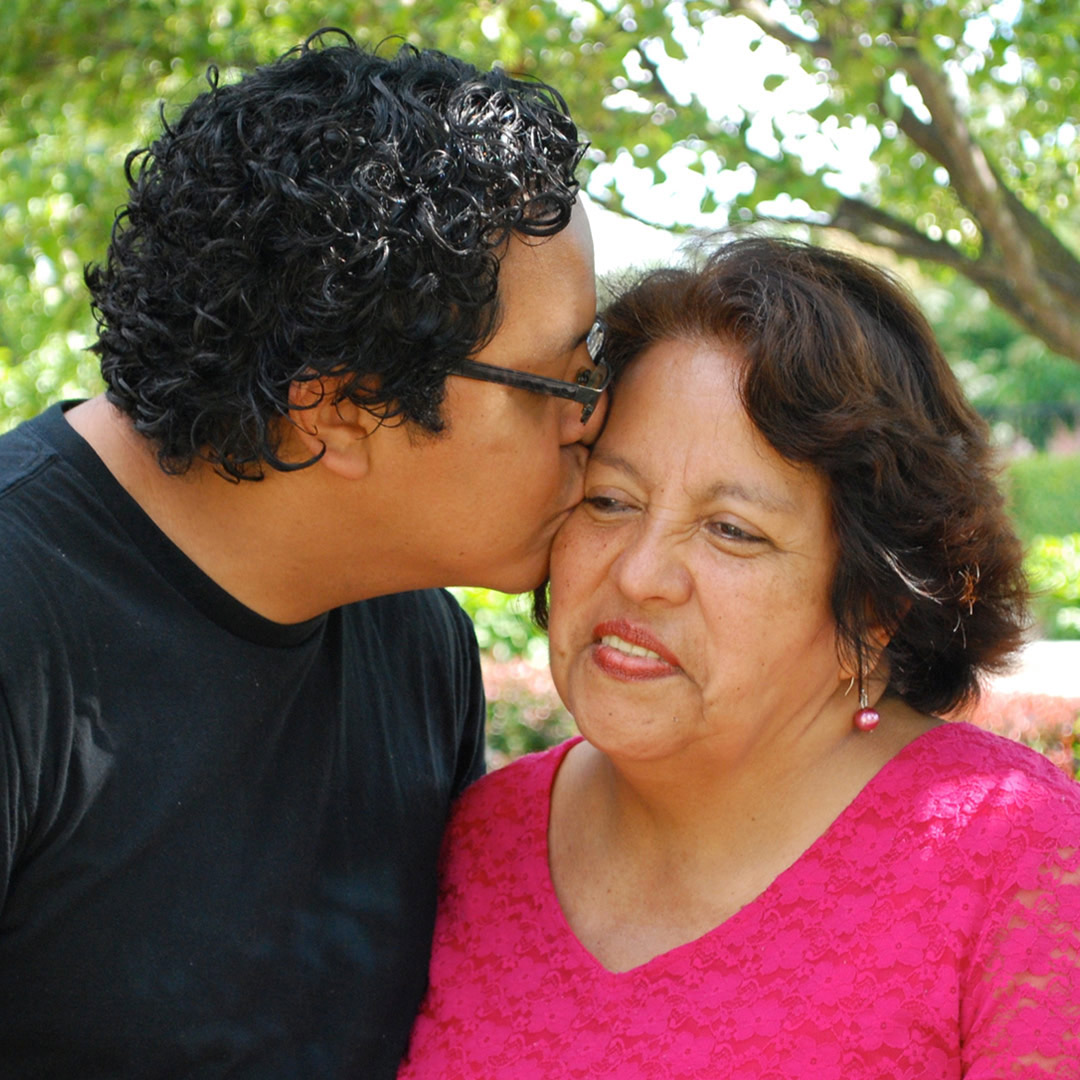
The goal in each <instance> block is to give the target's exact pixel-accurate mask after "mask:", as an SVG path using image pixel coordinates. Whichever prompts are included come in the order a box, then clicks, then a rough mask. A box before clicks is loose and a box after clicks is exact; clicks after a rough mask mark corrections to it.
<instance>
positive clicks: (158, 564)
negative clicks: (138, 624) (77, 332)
mask: <svg viewBox="0 0 1080 1080" xmlns="http://www.w3.org/2000/svg"><path fill="white" fill-rule="evenodd" d="M79 404H81V401H80V400H69V401H62V402H59V403H58V404H56V405H53V406H52V407H51V408H49V409H47V410H46V411H45V412H43V413H42V414H41V415H40V416H39V417H38V418H37V421H36V429H37V432H38V434H39V436H40V437H41V438H42V439H43V440H44V441H45V442H46V443H47V444H48V445H49V446H50V447H51V448H52V449H53V450H55V451H56V452H57V454H58V455H59V457H60V458H61V460H62V461H64V462H65V463H66V464H67V465H69V466H70V467H71V468H72V469H74V470H75V471H76V472H77V473H78V474H79V475H80V476H81V477H82V478H83V479H84V480H85V481H86V482H87V484H88V485H89V488H90V490H91V491H92V492H93V494H94V495H95V496H96V498H97V499H98V501H99V502H100V504H101V506H102V507H103V509H104V510H105V512H107V513H109V514H110V515H111V516H112V517H113V518H114V519H115V520H116V522H117V524H118V525H119V526H120V527H121V528H122V529H123V530H124V531H125V532H126V533H127V535H128V536H129V537H130V538H131V540H132V542H133V543H134V544H135V545H136V546H137V547H138V548H139V550H140V551H141V552H142V554H143V555H144V557H145V558H146V559H147V560H148V561H149V562H150V563H151V564H152V565H153V566H154V568H155V569H156V570H157V572H158V573H159V574H160V575H161V576H162V578H164V579H165V580H166V581H167V582H168V583H169V585H170V586H172V588H174V589H175V590H176V591H177V592H178V593H180V594H181V595H183V596H184V597H185V598H186V599H187V600H188V602H190V603H191V604H192V605H193V606H194V607H196V608H197V609H198V610H199V611H200V612H202V614H203V615H205V616H206V617H207V618H209V619H210V620H211V621H213V622H215V623H216V624H217V625H219V626H221V627H222V628H223V629H225V630H227V631H229V632H230V633H232V634H234V635H235V636H237V637H240V638H243V639H245V640H247V641H250V642H253V643H254V644H256V645H265V646H271V647H277V648H288V647H290V646H295V645H299V644H302V643H303V642H304V641H307V640H308V639H309V638H311V637H312V636H313V635H314V634H315V633H317V632H318V630H319V629H320V628H321V627H322V626H323V625H324V624H325V622H326V618H327V616H326V614H325V613H323V614H321V615H316V616H315V617H314V618H312V619H306V620H304V621H303V622H299V623H278V622H274V621H273V620H272V619H268V618H266V617H265V616H263V615H260V614H259V613H258V612H257V611H254V610H252V609H251V608H249V607H248V606H247V605H246V604H244V603H242V602H241V601H239V600H237V599H236V597H234V596H233V595H232V594H231V593H229V592H228V591H227V590H225V589H224V588H222V587H221V586H220V585H219V584H218V583H217V582H216V581H214V580H213V578H211V577H210V576H209V575H207V574H206V573H205V572H204V571H203V570H201V569H200V568H199V567H198V566H197V565H196V564H195V563H194V562H193V561H192V560H191V559H190V558H188V556H187V555H186V554H185V553H184V552H183V550H181V549H180V548H179V547H177V545H176V544H175V543H173V541H172V540H171V539H169V537H168V536H167V535H166V534H165V533H164V532H162V530H161V529H160V528H158V526H157V524H155V522H154V521H153V519H152V518H151V517H150V516H149V514H147V513H146V511H145V510H143V508H142V507H141V506H140V505H139V504H138V502H137V501H136V500H135V499H134V498H132V496H131V495H130V494H129V493H128V492H127V491H126V490H125V488H124V487H123V485H122V484H121V483H120V482H119V481H118V480H117V479H116V477H115V476H113V474H112V473H111V472H110V471H109V468H108V466H107V465H106V464H105V462H104V461H102V460H101V458H100V457H98V455H97V453H96V452H95V450H94V448H93V447H92V446H91V445H90V444H89V443H88V442H87V441H86V440H85V439H84V438H83V437H82V436H81V435H80V434H79V433H78V432H77V431H76V430H75V429H74V428H73V427H72V426H71V424H69V423H68V421H67V420H66V419H65V417H64V413H65V412H67V410H68V409H70V408H73V407H74V406H76V405H79Z"/></svg>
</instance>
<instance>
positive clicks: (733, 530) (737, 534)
mask: <svg viewBox="0 0 1080 1080" xmlns="http://www.w3.org/2000/svg"><path fill="white" fill-rule="evenodd" d="M712 530H713V532H714V533H716V534H717V535H718V536H721V537H723V539H725V540H742V541H748V542H750V543H761V542H762V537H760V536H756V535H755V534H754V533H749V532H747V531H746V530H745V529H740V528H739V526H738V525H732V524H731V522H730V521H717V522H714V523H713V525H712Z"/></svg>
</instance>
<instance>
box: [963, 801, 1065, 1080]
mask: <svg viewBox="0 0 1080 1080" xmlns="http://www.w3.org/2000/svg"><path fill="white" fill-rule="evenodd" d="M1054 816H1055V815H1054V814H1053V813H1052V812H1047V813H1044V814H1043V815H1042V818H1043V819H1042V820H1040V821H1039V822H1038V823H1037V824H1036V823H1034V822H1033V823H1032V825H1031V832H1030V833H1029V835H1030V836H1031V837H1032V839H1033V841H1034V840H1037V838H1038V837H1039V836H1040V835H1044V836H1045V835H1048V834H1049V835H1052V833H1053V831H1054V830H1053V825H1054V824H1055V823H1054V822H1053V821H1047V820H1045V819H1046V818H1047V817H1049V818H1053V817H1054ZM1043 830H1046V832H1043ZM961 1028H962V1033H963V1039H962V1046H963V1059H964V1074H963V1075H964V1077H965V1078H966V1080H999V1078H1004V1077H1061V1078H1064V1077H1069V1078H1070V1080H1076V1078H1078V1077H1080V837H1077V843H1076V844H1075V845H1069V846H1066V847H1063V846H1057V847H1055V848H1053V849H1052V850H1050V852H1049V853H1047V852H1046V851H1045V849H1043V848H1041V846H1040V845H1038V844H1037V843H1033V846H1032V847H1031V848H1029V849H1028V850H1027V851H1026V852H1025V853H1024V854H1023V855H1021V857H1020V859H1019V861H1018V865H1017V872H1016V874H1015V878H1014V880H1013V881H1011V882H1010V883H1009V887H1008V888H1006V889H1003V890H1002V891H1001V892H1000V894H999V895H998V897H997V901H996V903H995V904H994V906H993V907H992V909H991V911H990V913H989V918H988V919H987V922H986V924H985V927H984V931H983V933H982V935H981V938H980V941H979V942H978V945H977V947H976V950H975V953H974V957H973V963H972V965H971V968H970V971H969V980H968V990H967V994H966V995H965V997H964V1001H963V1007H962V1012H961Z"/></svg>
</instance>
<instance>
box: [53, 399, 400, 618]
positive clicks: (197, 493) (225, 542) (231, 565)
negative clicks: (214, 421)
mask: <svg viewBox="0 0 1080 1080" xmlns="http://www.w3.org/2000/svg"><path fill="white" fill-rule="evenodd" d="M66 417H67V420H68V423H70V424H71V426H72V427H73V428H74V429H75V431H76V432H78V434H80V435H81V436H82V437H83V438H84V439H85V440H86V441H87V442H88V443H89V444H90V446H91V447H92V448H93V450H94V451H95V453H97V455H98V456H99V457H100V458H101V460H102V461H103V462H104V464H105V465H106V467H107V468H108V469H109V471H110V472H111V473H112V474H113V476H114V477H115V478H116V480H117V482H118V483H119V484H120V485H121V486H122V487H123V488H124V489H125V490H126V491H127V492H128V494H129V495H130V496H131V497H132V498H133V499H134V500H135V501H136V502H137V503H138V504H139V506H140V507H141V508H142V509H143V511H144V512H145V513H146V514H147V515H148V516H149V517H150V518H151V520H152V521H153V522H154V523H155V524H156V525H157V526H158V528H159V529H161V531H162V532H163V533H165V535H166V536H168V537H169V539H170V540H172V542H173V543H174V544H176V546H177V547H178V548H179V549H180V550H181V551H183V552H184V554H185V555H187V556H188V558H190V559H191V560H192V562H194V563H195V564H196V565H197V566H198V567H199V568H200V569H201V570H202V571H203V572H204V573H205V574H206V575H207V576H208V577H210V578H211V579H212V580H213V581H215V582H216V583H217V584H218V585H220V586H221V587H222V588H223V589H225V591H226V592H228V593H229V594H231V595H232V596H234V597H235V598H236V599H237V600H239V601H240V602H241V603H243V604H244V605H246V606H247V607H249V608H251V609H252V610H253V611H256V612H258V613H259V614H260V615H263V616H264V617H266V618H268V619H272V620H273V621H275V622H281V623H295V622H302V621H303V620H305V619H308V618H312V617H313V616H315V615H318V614H321V613H322V612H324V611H328V610H330V609H331V608H334V607H338V606H340V605H341V604H344V603H347V602H350V601H354V600H361V599H365V598H366V597H369V596H375V595H380V594H382V593H387V592H395V591H398V590H399V589H404V588H410V587H412V583H411V582H409V581H408V580H405V579H404V578H403V580H402V581H401V582H398V581H397V580H396V575H395V573H394V565H393V560H392V558H389V559H388V558H386V557H384V556H386V554H387V553H386V552H381V551H379V550H377V549H378V546H379V544H380V534H381V532H382V530H380V529H378V528H373V527H371V523H367V524H368V528H367V529H366V530H365V528H364V525H365V523H364V522H361V521H353V522H352V528H351V530H350V534H349V543H348V546H347V548H345V546H344V545H343V544H342V541H341V533H342V529H341V525H340V519H341V516H342V513H341V511H342V508H341V506H340V500H339V499H335V497H334V494H333V493H332V492H328V491H326V490H324V489H325V487H326V484H327V483H328V482H329V480H328V478H327V477H325V476H322V475H320V472H319V470H318V469H317V468H316V467H312V468H309V469H301V470H298V471H297V472H294V473H282V472H278V471H275V470H273V469H267V470H266V476H265V479H263V480H260V481H241V482H240V483H233V482H231V481H228V480H226V479H225V478H224V477H222V476H220V475H219V474H218V473H216V472H215V471H214V469H213V468H212V467H211V466H210V465H208V464H207V463H206V462H204V461H201V460H200V461H196V462H194V463H193V465H192V466H191V468H190V469H189V470H188V471H186V472H185V473H183V474H182V475H179V476H173V475H169V474H167V473H165V472H164V471H163V470H162V469H161V467H160V465H159V464H158V460H157V455H156V452H155V449H154V447H153V446H152V445H151V443H150V442H149V441H148V440H147V439H145V438H144V437H143V436H141V435H140V434H139V433H138V432H136V431H135V429H134V427H133V426H132V424H131V422H130V421H129V420H128V418H127V417H126V416H124V415H123V413H121V412H120V411H119V410H118V409H116V408H114V407H113V406H112V405H111V404H109V402H108V401H107V400H106V399H105V398H104V397H96V398H93V399H91V400H90V401H87V402H84V403H83V404H81V405H78V406H76V407H75V408H73V409H70V410H69V411H68V412H67V413H66ZM335 525H336V526H337V527H335ZM365 535H369V536H370V537H371V543H370V545H367V546H369V547H370V550H367V551H365V546H366V545H365V543H364V537H365ZM339 548H340V550H339ZM366 567H370V568H373V570H372V571H366V570H365V568H366Z"/></svg>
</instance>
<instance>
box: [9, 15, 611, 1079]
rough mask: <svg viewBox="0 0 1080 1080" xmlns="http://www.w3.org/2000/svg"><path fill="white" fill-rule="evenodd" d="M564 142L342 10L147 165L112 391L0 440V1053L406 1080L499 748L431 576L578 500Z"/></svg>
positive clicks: (557, 130)
mask: <svg viewBox="0 0 1080 1080" xmlns="http://www.w3.org/2000/svg"><path fill="white" fill-rule="evenodd" d="M581 152H582V146H581V144H580V142H579V140H578V137H577V132H576V129H575V128H574V126H573V124H572V123H571V121H570V120H569V118H568V117H567V116H566V114H565V106H564V105H563V104H562V101H561V99H560V98H559V97H558V96H557V95H556V94H555V93H554V92H553V91H550V90H549V89H548V88H546V87H544V86H543V85H541V84H535V83H520V82H516V81H514V80H512V79H510V78H508V77H506V76H505V75H504V74H502V73H500V72H497V71H496V72H491V73H486V74H481V73H479V72H477V71H475V70H474V69H472V68H470V67H468V66H467V65H465V64H462V63H460V62H458V61H455V60H452V59H449V58H446V57H443V56H441V55H439V54H429V53H417V52H416V51H415V50H412V49H409V48H405V49H403V50H402V51H401V52H400V53H398V55H397V56H396V57H394V58H389V59H388V58H382V57H378V56H374V55H370V54H368V53H366V52H364V51H362V50H361V49H359V48H357V47H356V46H355V45H354V44H353V42H352V41H351V40H349V39H348V38H347V37H345V36H344V35H343V36H342V37H341V38H340V39H338V38H336V37H334V36H333V34H329V35H328V34H325V33H324V34H320V35H316V37H315V38H313V39H311V40H309V42H307V43H306V44H305V45H303V46H302V47H300V48H299V49H298V50H295V51H293V52H292V53H290V54H287V55H286V56H285V57H283V58H282V59H281V60H279V61H277V62H275V63H273V64H270V65H267V66H266V67H263V68H259V69H257V70H256V71H255V72H253V73H252V74H251V75H249V76H247V77H246V78H245V79H243V80H242V81H241V82H240V83H239V84H237V85H232V86H218V85H216V75H213V73H212V78H211V89H210V91H209V92H208V93H205V94H203V95H201V96H200V97H198V98H197V99H196V100H195V101H194V102H193V103H192V104H191V105H190V106H189V107H188V108H187V109H186V110H185V111H184V113H183V115H182V116H181V117H180V118H179V119H178V120H177V121H176V122H175V124H166V125H165V129H164V131H163V133H162V135H161V137H160V138H159V139H158V140H157V142H155V143H154V145H153V146H152V147H150V149H149V150H148V151H146V152H142V153H139V154H134V155H132V156H131V157H130V158H129V161H128V172H129V178H130V182H131V191H130V198H129V202H128V205H127V207H126V208H125V210H124V211H123V212H122V213H121V215H120V216H119V218H118V221H117V224H116V227H115V229H114V234H113V242H112V244H111V246H110V249H109V257H108V261H107V263H106V264H105V265H104V266H100V267H97V268H93V269H91V270H89V271H88V275H87V280H88V284H89V286H90V289H91V292H92V296H93V302H94V305H95V310H96V313H97V316H98V320H99V325H100V337H99V341H98V343H97V345H96V346H95V348H96V351H97V352H98V354H99V356H100V358H101V364H102V371H103V374H104V376H105V380H106V383H107V386H108V390H107V393H106V395H105V396H104V397H101V398H97V399H94V400H91V401H87V402H84V403H82V404H76V405H74V406H73V407H70V408H67V409H66V411H65V410H62V409H61V408H60V407H56V408H54V409H51V410H49V411H48V412H47V413H45V414H44V415H43V416H41V417H39V418H37V419H36V420H33V421H30V422H29V423H27V424H24V425H23V426H22V427H21V428H19V429H17V430H16V431H15V432H13V433H10V434H9V435H7V436H5V437H4V438H3V439H0V792H2V794H3V804H2V807H0V900H2V908H0V1017H2V1021H0V1062H2V1063H3V1064H2V1065H0V1072H3V1074H4V1075H13V1076H23V1075H26V1076H78V1077H80V1078H89V1077H98V1076H101V1077H105V1076H108V1077H126V1076H130V1077H139V1078H143V1080H144V1078H147V1077H154V1076H165V1075H169V1076H185V1077H188V1076H224V1075H228V1076H253V1077H260V1078H265V1077H279V1076H281V1077H284V1076H290V1077H316V1076H317V1077H333V1076H350V1077H365V1078H368V1077H384V1076H393V1074H394V1072H395V1069H396V1065H397V1061H398V1058H399V1056H400V1054H401V1051H402V1049H403V1047H404V1045H405V1042H406V1040H407V1036H408V1031H409V1027H410V1024H411V1021H412V1016H413V1012H414V1010H415V1007H416V1004H417V1002H418V1000H419V998H420V995H421V994H422V992H423V988H424V983H425V976H426V965H427V952H428V947H429V943H430V933H431V924H432V920H433V909H434V895H435V890H434V864H435V859H436V854H437V851H438V846H439V840H440V834H441V829H442V825H443V822H444V820H445V816H446V811H447V807H448V804H449V801H450V799H451V798H452V797H453V796H454V795H455V794H456V793H458V792H459V791H460V790H461V789H462V788H463V787H464V785H466V784H467V783H468V782H469V781H470V780H471V779H473V778H474V777H475V776H476V775H477V774H478V772H479V771H480V770H481V768H482V754H483V740H482V722H483V692H482V686H481V683H480V674H479V667H478V662H477V656H476V649H475V642H474V640H473V639H472V636H471V630H470V628H469V627H468V625H467V622H466V621H465V619H464V616H463V615H462V613H461V611H460V609H458V608H457V607H456V605H454V604H453V602H452V601H451V600H450V599H449V598H448V596H447V595H446V594H445V593H443V592H440V591H415V590H431V589H432V588H433V587H436V586H441V585H447V584H463V585H467V584H483V585H488V586H492V587H495V588H499V589H503V590H506V591H522V590H526V589H529V588H531V587H532V586H534V585H536V584H537V583H538V582H539V581H540V580H542V578H543V577H544V576H545V574H546V568H547V557H548V547H549V544H550V541H551V538H552V536H553V534H554V532H555V530H556V529H557V527H558V526H559V524H560V523H561V522H562V521H563V520H564V518H565V517H566V516H567V514H568V512H569V510H570V509H571V507H572V506H573V505H574V504H575V503H576V502H577V501H578V500H579V499H580V497H581V483H582V470H583V466H584V459H585V456H586V453H587V449H586V448H587V446H588V444H589V443H591V441H592V440H593V438H595V435H596V432H597V427H598V425H599V424H600V423H601V421H602V413H603V409H604V405H603V400H602V394H603V388H604V386H605V385H606V368H605V366H604V364H603V363H602V361H601V360H600V357H599V354H598V341H597V338H598V331H597V330H596V329H594V328H593V319H594V308H595V293H594V285H593V266H592V247H591V240H590V237H589V232H588V226H587V224H586V222H585V219H584V217H583V215H582V211H581V209H580V207H579V206H578V205H577V203H576V195H577V185H576V183H575V180H574V169H575V167H576V165H577V163H578V161H579V159H580V155H581ZM590 331H592V332H590ZM391 594H396V595H391Z"/></svg>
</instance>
